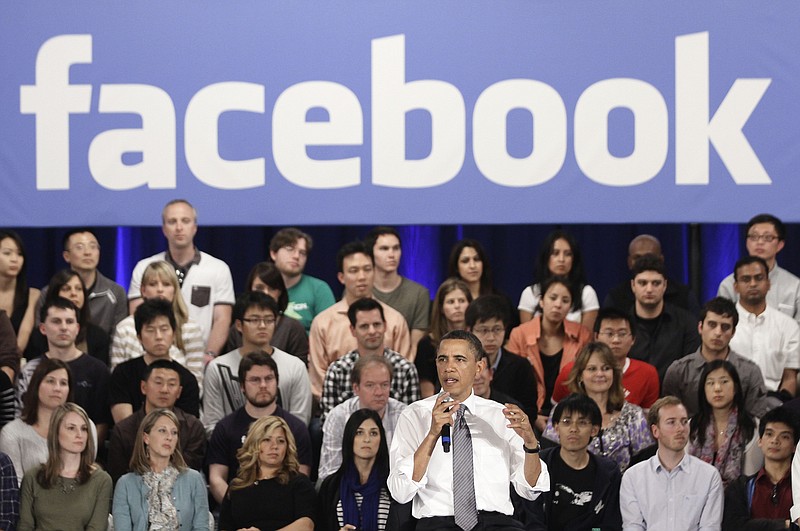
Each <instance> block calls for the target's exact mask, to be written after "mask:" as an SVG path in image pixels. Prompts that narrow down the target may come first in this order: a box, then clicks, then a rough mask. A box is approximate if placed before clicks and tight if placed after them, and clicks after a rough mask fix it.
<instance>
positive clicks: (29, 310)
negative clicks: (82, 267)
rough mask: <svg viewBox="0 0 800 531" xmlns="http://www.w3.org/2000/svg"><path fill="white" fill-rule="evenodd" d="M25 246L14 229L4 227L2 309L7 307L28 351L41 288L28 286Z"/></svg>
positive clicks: (0, 254) (22, 348)
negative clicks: (34, 313)
mask: <svg viewBox="0 0 800 531" xmlns="http://www.w3.org/2000/svg"><path fill="white" fill-rule="evenodd" d="M27 272H28V264H27V260H26V259H25V245H24V244H23V243H22V238H20V236H19V234H17V233H16V232H14V231H13V230H0V310H5V312H6V313H7V314H8V317H9V318H10V319H11V325H12V326H13V327H14V333H15V334H16V335H17V348H19V350H20V352H24V351H25V348H26V347H27V346H28V339H29V338H30V335H31V331H32V330H33V326H34V321H35V318H34V315H33V312H34V308H35V307H36V301H37V300H39V290H38V289H36V288H30V287H28V273H27Z"/></svg>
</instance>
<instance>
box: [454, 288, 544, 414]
mask: <svg viewBox="0 0 800 531" xmlns="http://www.w3.org/2000/svg"><path fill="white" fill-rule="evenodd" d="M465 320H466V324H467V330H468V331H470V332H472V333H473V334H475V336H476V337H477V338H478V339H479V340H480V341H481V344H482V345H483V350H484V351H485V352H486V357H487V365H488V367H489V368H490V369H491V371H492V384H491V386H492V389H493V390H497V391H500V392H501V393H504V394H506V395H508V396H510V397H511V398H513V399H514V401H516V402H519V403H520V404H521V405H522V409H523V410H524V411H525V413H526V414H527V415H528V416H529V417H532V418H535V417H536V412H537V411H536V397H537V394H536V377H535V376H534V374H533V367H532V366H531V364H530V362H529V361H528V360H526V359H525V358H523V357H521V356H518V355H516V354H514V353H512V352H509V351H507V350H503V338H504V337H505V333H506V330H507V329H508V327H509V326H510V322H511V316H510V315H509V313H508V304H506V302H505V299H503V298H502V297H500V296H498V295H483V296H481V297H478V298H477V299H475V300H474V301H472V303H470V305H469V307H468V308H467V313H466V315H465Z"/></svg>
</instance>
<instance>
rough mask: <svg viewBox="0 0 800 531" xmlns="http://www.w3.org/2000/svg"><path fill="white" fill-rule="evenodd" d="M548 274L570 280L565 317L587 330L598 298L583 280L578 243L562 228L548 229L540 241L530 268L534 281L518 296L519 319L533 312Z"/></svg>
mask: <svg viewBox="0 0 800 531" xmlns="http://www.w3.org/2000/svg"><path fill="white" fill-rule="evenodd" d="M552 276H563V277H567V279H568V280H569V281H570V284H571V292H572V307H571V308H570V312H569V313H568V314H567V319H568V320H570V321H574V322H576V323H581V324H582V325H583V326H585V327H586V328H588V329H589V330H591V329H592V327H593V326H594V321H595V319H596V318H597V311H598V310H599V309H600V301H599V300H598V298H597V292H596V291H595V290H594V288H592V287H591V286H590V285H589V284H587V283H586V275H585V274H584V270H583V259H582V258H581V251H580V248H579V247H578V242H576V241H575V238H574V237H573V236H572V235H571V234H569V233H567V232H564V231H563V230H556V231H553V232H551V233H550V234H549V235H548V236H547V238H546V239H545V240H544V243H543V244H542V249H541V251H540V252H539V257H538V259H537V260H536V268H535V271H534V278H535V279H536V282H534V283H533V284H531V285H530V286H528V287H526V288H525V289H524V290H523V291H522V294H521V295H520V298H519V306H518V309H519V320H520V322H522V323H526V322H528V321H530V320H531V319H532V318H533V316H534V314H536V312H537V308H538V306H539V301H540V300H541V298H542V290H541V286H542V282H544V281H545V280H547V279H548V278H550V277H552Z"/></svg>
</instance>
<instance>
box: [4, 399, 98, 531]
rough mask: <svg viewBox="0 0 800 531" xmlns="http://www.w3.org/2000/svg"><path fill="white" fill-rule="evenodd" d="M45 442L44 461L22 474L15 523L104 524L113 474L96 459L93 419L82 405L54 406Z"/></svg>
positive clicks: (22, 530)
mask: <svg viewBox="0 0 800 531" xmlns="http://www.w3.org/2000/svg"><path fill="white" fill-rule="evenodd" d="M47 448H48V456H47V461H46V462H45V463H44V464H43V465H41V466H39V467H36V468H34V469H31V470H28V471H27V472H25V477H23V478H22V487H21V488H20V518H19V526H18V528H17V529H18V530H19V531H33V530H34V529H36V530H41V531H57V530H60V529H65V528H69V529H75V530H78V529H105V528H106V526H107V525H108V512H109V508H110V507H111V489H112V485H111V476H109V475H108V474H107V473H106V472H105V471H104V470H102V469H101V468H100V467H98V466H97V465H96V464H95V462H94V456H95V454H96V452H95V445H94V440H93V438H92V433H91V421H90V420H89V416H88V415H87V414H86V411H84V410H83V408H81V407H80V406H79V405H77V404H73V403H67V404H64V405H62V406H59V407H58V408H56V410H55V411H54V412H53V415H52V418H51V419H50V429H49V433H48V435H47Z"/></svg>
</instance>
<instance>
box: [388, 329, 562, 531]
mask: <svg viewBox="0 0 800 531" xmlns="http://www.w3.org/2000/svg"><path fill="white" fill-rule="evenodd" d="M481 351H482V347H481V343H480V341H479V340H478V338H476V337H475V336H474V335H472V334H471V333H469V332H466V331H462V330H456V331H453V332H450V333H448V334H446V335H445V336H444V337H443V338H442V340H441V341H440V343H439V349H438V352H437V354H436V369H437V372H438V374H439V380H440V381H441V384H442V391H443V393H442V394H440V395H434V396H431V397H429V398H426V399H424V400H420V401H418V402H414V403H413V404H411V405H410V406H408V407H407V408H406V410H405V411H403V413H402V414H401V415H400V419H399V420H398V423H397V429H396V430H395V433H394V438H393V439H392V446H391V450H390V451H389V455H390V463H391V465H392V470H391V472H390V474H389V480H388V482H387V484H388V487H389V491H390V492H391V494H392V497H393V498H394V499H395V500H396V501H398V502H399V503H408V502H409V501H412V500H413V504H412V514H413V516H414V517H415V518H417V519H418V522H417V530H418V531H433V530H436V531H440V530H453V531H458V530H465V531H466V530H470V529H475V528H476V526H480V527H477V528H478V529H482V528H483V526H490V527H491V528H492V529H495V530H506V529H508V530H512V529H523V528H522V525H521V524H520V523H519V522H518V521H516V520H514V518H513V517H512V515H513V512H514V507H513V505H512V504H511V496H510V492H509V483H511V484H513V486H514V489H515V490H516V491H517V493H518V494H519V495H520V496H521V497H523V498H525V499H527V500H535V499H536V497H537V496H539V494H540V493H542V492H545V491H547V490H549V489H550V476H549V474H548V472H547V467H546V466H545V465H544V464H543V463H542V462H541V461H540V460H539V441H538V440H537V439H536V436H535V435H534V433H533V428H532V425H531V421H530V419H529V418H528V416H527V415H526V414H525V413H523V411H522V409H520V408H519V406H516V405H513V404H507V405H506V407H503V405H502V404H498V403H497V402H492V401H490V400H486V399H484V398H480V397H477V396H475V394H474V393H473V392H472V384H473V381H474V380H475V376H476V375H477V374H478V372H479V371H480V370H481V369H483V366H484V364H485V363H486V361H485V360H483V359H481V360H479V359H478V358H479V357H480V356H481ZM448 399H449V400H448ZM445 425H452V426H453V428H452V435H453V436H452V449H450V448H448V450H450V451H448V452H445V450H444V449H443V445H442V443H441V442H440V435H441V434H442V427H443V426H445ZM479 511H480V513H479Z"/></svg>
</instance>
